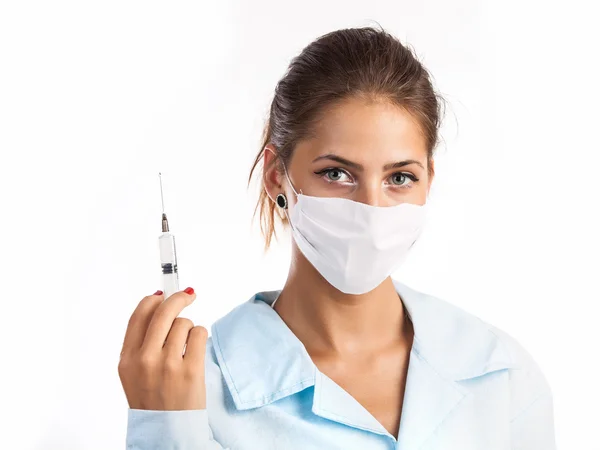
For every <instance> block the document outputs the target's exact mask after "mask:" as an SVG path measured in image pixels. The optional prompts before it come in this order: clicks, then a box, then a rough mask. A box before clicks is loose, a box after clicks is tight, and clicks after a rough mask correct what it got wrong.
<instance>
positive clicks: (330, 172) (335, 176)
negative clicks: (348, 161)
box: [315, 167, 350, 183]
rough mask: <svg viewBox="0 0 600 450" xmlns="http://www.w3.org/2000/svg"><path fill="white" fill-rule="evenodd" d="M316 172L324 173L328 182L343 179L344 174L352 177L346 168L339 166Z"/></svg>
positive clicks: (318, 173)
mask: <svg viewBox="0 0 600 450" xmlns="http://www.w3.org/2000/svg"><path fill="white" fill-rule="evenodd" d="M315 174H317V175H324V178H325V181H327V182H328V183H335V182H338V181H343V180H341V178H342V177H343V176H346V177H348V178H350V175H349V174H348V173H347V172H346V171H345V170H342V169H339V168H337V167H334V168H328V169H323V170H320V171H318V172H315Z"/></svg>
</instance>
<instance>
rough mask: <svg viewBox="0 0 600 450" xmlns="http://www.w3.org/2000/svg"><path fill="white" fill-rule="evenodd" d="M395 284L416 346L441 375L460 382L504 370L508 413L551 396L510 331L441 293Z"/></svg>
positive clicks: (535, 364) (536, 367)
mask: <svg viewBox="0 0 600 450" xmlns="http://www.w3.org/2000/svg"><path fill="white" fill-rule="evenodd" d="M395 284H396V287H397V289H398V291H399V293H400V294H401V296H402V298H403V299H404V303H405V305H406V307H407V309H408V311H409V313H410V314H411V317H412V319H413V324H414V325H415V341H416V342H417V345H418V347H417V350H418V351H419V353H420V354H421V355H423V356H424V357H425V358H426V359H427V360H428V362H430V363H431V364H432V365H433V366H434V367H435V368H436V370H438V371H439V372H440V373H442V374H444V376H446V377H447V378H450V379H452V380H455V381H457V382H460V381H461V380H463V381H466V380H468V379H473V378H477V377H481V376H484V375H485V374H487V373H491V372H495V371H497V370H506V371H507V379H508V381H509V387H508V388H509V390H510V396H511V417H515V416H516V415H518V414H519V412H520V411H522V410H524V408H526V407H527V406H529V405H531V404H532V403H533V402H535V401H536V400H537V399H539V398H541V397H544V396H546V397H548V396H552V391H551V388H550V385H549V383H548V380H547V378H546V376H545V375H544V373H543V371H542V370H541V368H540V366H539V364H538V362H537V361H536V360H535V358H534V357H533V356H532V354H531V353H530V352H529V351H528V349H526V348H525V346H524V345H523V344H521V342H520V341H519V340H518V339H516V338H515V337H514V336H512V335H511V334H509V333H508V332H506V331H505V330H503V329H501V328H500V327H498V326H496V325H494V324H492V323H490V322H487V321H485V320H483V319H481V318H480V317H478V316H477V315H475V314H473V313H471V312H469V311H467V310H465V309H463V308H461V307H460V306H458V305H456V304H454V303H452V302H450V301H448V300H447V299H445V298H442V297H439V296H436V295H432V294H428V293H426V292H422V291H419V290H416V289H413V288H410V287H408V286H407V285H405V284H403V283H400V282H398V281H396V282H395Z"/></svg>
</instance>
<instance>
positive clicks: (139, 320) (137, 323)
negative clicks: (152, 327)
mask: <svg viewBox="0 0 600 450" xmlns="http://www.w3.org/2000/svg"><path fill="white" fill-rule="evenodd" d="M157 292H160V291H157ZM162 298H163V294H162V293H161V294H158V295H148V296H146V297H144V298H143V299H142V300H141V301H140V302H139V303H138V305H137V307H136V308H135V310H134V311H133V313H132V314H131V317H130V318H129V322H128V324H127V330H126V331H125V338H124V339H123V347H122V349H121V356H123V355H124V354H125V353H127V352H129V351H132V350H138V349H139V348H140V347H141V346H142V343H143V342H144V336H145V335H146V330H147V328H148V325H149V324H150V320H151V319H152V316H153V314H154V311H156V308H157V307H158V306H159V305H160V302H161V301H162Z"/></svg>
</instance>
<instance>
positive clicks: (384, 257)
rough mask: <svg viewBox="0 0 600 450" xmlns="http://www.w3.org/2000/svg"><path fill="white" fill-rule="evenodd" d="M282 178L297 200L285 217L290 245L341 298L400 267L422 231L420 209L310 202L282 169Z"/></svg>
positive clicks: (403, 205)
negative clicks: (289, 226)
mask: <svg viewBox="0 0 600 450" xmlns="http://www.w3.org/2000/svg"><path fill="white" fill-rule="evenodd" d="M284 169H285V166H284ZM285 175H286V177H287V179H288V182H289V183H290V186H291V188H292V189H293V191H294V193H295V194H296V197H297V199H298V200H297V202H296V204H295V206H294V208H293V209H292V211H291V214H290V215H287V217H288V220H289V222H290V225H291V227H292V235H293V237H294V240H295V242H296V245H297V246H298V248H299V249H300V251H301V252H302V254H303V255H304V256H305V257H306V259H308V261H309V262H310V263H311V264H312V265H313V266H314V267H315V269H317V271H318V272H319V273H320V274H321V275H322V276H323V278H325V279H326V280H327V281H328V282H329V283H330V284H331V285H332V286H334V287H335V288H337V289H338V290H340V291H341V292H344V293H346V294H364V293H365V292H369V291H371V290H373V289H374V288H376V287H377V286H379V285H380V284H381V282H383V281H384V280H385V279H386V278H387V277H388V276H389V275H391V274H392V272H394V271H395V270H396V269H397V268H398V267H400V265H401V264H402V263H403V262H404V260H405V259H406V257H407V255H408V251H409V250H410V249H411V247H412V246H413V244H414V243H415V242H416V240H417V238H418V237H419V235H420V234H421V231H422V230H423V227H424V225H425V220H426V211H427V208H426V205H415V204H413V203H401V204H399V205H396V206H386V207H381V206H372V205H367V204H365V203H360V202H356V201H353V200H349V199H346V198H340V197H312V196H308V195H304V194H302V193H300V194H298V193H297V192H296V189H294V186H293V185H292V182H291V180H290V178H289V175H288V173H287V169H285ZM301 192H302V191H301ZM286 214H287V210H286Z"/></svg>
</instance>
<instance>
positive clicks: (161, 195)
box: [158, 172, 165, 214]
mask: <svg viewBox="0 0 600 450" xmlns="http://www.w3.org/2000/svg"><path fill="white" fill-rule="evenodd" d="M158 179H159V181H160V202H161V203H162V212H163V214H164V213H165V201H164V199H163V187H162V177H161V173H160V172H158Z"/></svg>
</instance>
